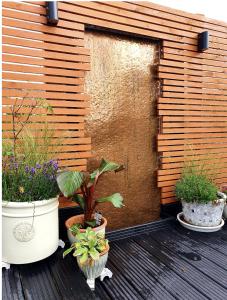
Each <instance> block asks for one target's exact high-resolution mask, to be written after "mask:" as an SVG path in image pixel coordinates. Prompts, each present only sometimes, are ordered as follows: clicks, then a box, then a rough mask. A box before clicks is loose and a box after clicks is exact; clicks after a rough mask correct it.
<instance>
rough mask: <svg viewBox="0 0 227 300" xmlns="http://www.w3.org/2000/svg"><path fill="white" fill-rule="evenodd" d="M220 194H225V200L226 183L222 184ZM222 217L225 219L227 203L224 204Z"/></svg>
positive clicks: (226, 217) (226, 216) (226, 194)
mask: <svg viewBox="0 0 227 300" xmlns="http://www.w3.org/2000/svg"><path fill="white" fill-rule="evenodd" d="M220 190H221V192H222V193H224V194H225V198H227V183H223V184H222V185H221V188H220ZM223 216H224V218H225V219H227V203H226V204H225V207H224V211H223Z"/></svg>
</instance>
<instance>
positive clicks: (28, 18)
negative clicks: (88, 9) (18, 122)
mask: <svg viewBox="0 0 227 300" xmlns="http://www.w3.org/2000/svg"><path fill="white" fill-rule="evenodd" d="M2 6H3V8H2V13H3V38H2V41H3V73H2V77H3V85H2V86H3V105H4V106H3V123H4V124H3V129H4V130H6V131H4V133H3V136H4V137H8V138H10V137H11V136H12V135H11V134H10V131H11V130H12V124H11V120H12V118H11V117H10V116H9V115H8V116H7V115H4V114H5V113H8V114H9V113H10V108H9V105H10V104H12V102H13V101H15V98H14V97H22V96H25V95H26V99H27V100H26V101H27V102H28V103H29V97H41V98H45V99H47V100H48V102H49V103H50V105H52V107H53V114H50V115H48V116H47V117H43V116H40V115H38V116H32V117H31V119H30V120H31V121H32V122H33V123H34V124H33V125H34V127H35V128H41V127H42V125H41V124H40V123H39V122H40V120H43V119H44V118H45V120H46V121H48V123H49V127H50V128H54V129H56V137H59V136H60V137H62V140H63V141H64V145H63V146H61V147H60V148H59V152H60V153H59V158H60V165H61V167H68V168H71V169H75V168H77V169H80V170H85V169H86V163H87V158H88V157H90V156H91V139H90V138H89V137H85V135H84V118H85V115H86V114H87V113H88V105H89V102H88V101H89V96H88V95H86V94H84V75H85V70H89V51H88V50H87V49H85V48H84V24H81V23H77V22H74V21H68V20H60V21H59V24H58V26H57V27H51V26H47V25H46V9H45V7H44V2H34V3H33V2H20V3H16V2H3V3H2ZM23 112H24V113H25V112H26V109H25V108H24V109H23ZM36 112H37V111H36ZM44 112H45V111H43V109H40V110H39V111H38V113H40V114H42V113H44Z"/></svg>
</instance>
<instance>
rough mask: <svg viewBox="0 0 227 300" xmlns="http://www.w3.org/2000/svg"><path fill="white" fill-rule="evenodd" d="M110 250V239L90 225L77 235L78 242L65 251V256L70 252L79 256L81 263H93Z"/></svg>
mask: <svg viewBox="0 0 227 300" xmlns="http://www.w3.org/2000/svg"><path fill="white" fill-rule="evenodd" d="M108 250H109V245H108V240H107V239H105V238H104V235H103V234H101V233H96V232H95V231H93V230H92V229H91V227H88V228H87V229H86V231H85V232H83V233H78V234H77V235H76V242H75V243H73V244H72V245H71V247H70V248H69V249H67V250H65V251H64V253H63V257H65V256H66V255H67V254H69V253H70V252H72V251H74V252H73V256H75V257H77V258H78V260H79V263H80V264H81V265H93V264H94V261H95V260H98V259H99V257H100V255H101V254H102V253H103V252H104V251H108Z"/></svg>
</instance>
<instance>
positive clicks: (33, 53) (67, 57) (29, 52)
mask: <svg viewBox="0 0 227 300" xmlns="http://www.w3.org/2000/svg"><path fill="white" fill-rule="evenodd" d="M2 52H3V53H9V54H16V55H23V56H30V57H42V58H50V59H55V60H63V61H64V62H66V61H71V62H89V56H86V55H76V54H73V55H71V54H65V53H61V52H55V51H46V50H45V51H44V50H42V49H41V50H40V49H39V50H36V49H24V48H21V47H14V46H8V45H3V46H2ZM66 66H67V65H66Z"/></svg>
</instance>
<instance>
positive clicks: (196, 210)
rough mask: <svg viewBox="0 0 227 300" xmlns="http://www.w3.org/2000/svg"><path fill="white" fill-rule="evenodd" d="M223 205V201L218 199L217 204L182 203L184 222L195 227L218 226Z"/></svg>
mask: <svg viewBox="0 0 227 300" xmlns="http://www.w3.org/2000/svg"><path fill="white" fill-rule="evenodd" d="M224 205H225V200H224V199H218V200H217V203H214V202H212V201H210V202H209V203H207V204H201V203H194V202H191V203H188V202H185V201H182V209H183V214H184V220H185V221H186V222H188V223H190V224H192V225H196V226H204V227H206V226H207V227H212V226H218V225H219V224H220V223H221V220H222V213H223V209H224Z"/></svg>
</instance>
